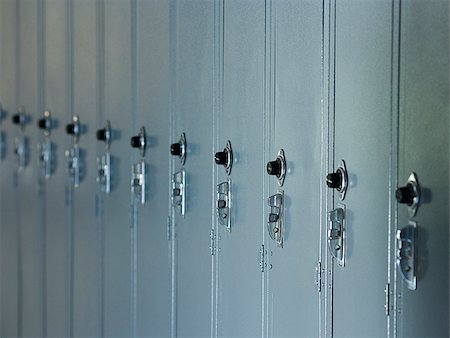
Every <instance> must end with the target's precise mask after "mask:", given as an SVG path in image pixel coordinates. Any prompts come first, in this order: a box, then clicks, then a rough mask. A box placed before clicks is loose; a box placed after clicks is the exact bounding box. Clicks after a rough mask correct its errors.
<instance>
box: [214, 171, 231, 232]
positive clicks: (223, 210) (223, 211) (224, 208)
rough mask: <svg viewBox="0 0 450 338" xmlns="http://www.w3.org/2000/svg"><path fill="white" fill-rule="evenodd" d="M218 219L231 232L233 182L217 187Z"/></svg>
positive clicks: (226, 182) (227, 181) (229, 181)
mask: <svg viewBox="0 0 450 338" xmlns="http://www.w3.org/2000/svg"><path fill="white" fill-rule="evenodd" d="M217 217H218V219H219V223H220V224H222V225H223V226H225V227H226V228H227V230H228V232H231V180H230V179H228V180H226V181H225V182H222V183H220V184H218V185H217Z"/></svg>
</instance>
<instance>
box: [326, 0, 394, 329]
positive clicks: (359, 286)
mask: <svg viewBox="0 0 450 338" xmlns="http://www.w3.org/2000/svg"><path fill="white" fill-rule="evenodd" d="M334 5H335V6H336V7H335V18H334V19H335V21H334V22H335V26H334V27H332V29H334V30H335V39H336V40H335V41H334V43H335V48H336V49H335V75H334V85H335V86H334V115H333V117H334V119H332V120H331V122H330V125H331V127H332V128H333V127H334V128H333V131H334V138H332V139H331V142H333V140H334V154H333V153H332V154H331V158H330V162H329V163H330V165H329V168H328V169H329V173H334V172H335V170H336V168H337V167H338V165H339V163H340V161H341V160H344V161H345V164H346V168H347V173H348V185H347V186H348V189H347V193H346V196H345V199H344V200H340V195H341V194H340V193H338V192H336V191H335V192H334V195H333V204H332V205H333V208H335V209H337V208H340V210H343V211H344V212H343V227H341V225H340V224H342V221H341V220H340V215H339V212H336V213H334V214H331V215H330V218H331V219H330V222H327V225H328V224H331V225H332V228H333V229H332V231H331V232H330V231H325V232H324V234H325V236H326V237H325V236H324V240H325V241H327V237H329V236H333V237H336V238H337V240H339V239H340V238H342V236H343V238H344V240H343V244H341V243H340V242H337V240H333V241H331V243H330V247H331V248H332V249H333V251H335V252H336V255H337V256H338V257H339V255H340V254H341V253H342V252H344V255H345V266H340V265H339V264H337V260H333V266H332V269H333V290H332V306H333V307H332V323H333V328H332V330H333V331H332V332H333V334H334V336H337V337H350V336H385V335H386V334H387V324H386V323H387V320H386V314H385V308H384V305H385V294H384V290H385V287H386V283H387V275H388V257H387V252H388V251H387V250H388V244H387V243H388V224H389V219H388V206H389V200H388V187H389V170H390V168H389V160H390V158H389V152H390V126H391V124H390V123H391V111H390V109H391V101H390V99H391V90H392V88H391V20H392V15H391V9H392V4H391V1H364V2H361V1H336V2H335V4H334ZM332 34H333V33H332ZM332 61H333V60H332ZM332 146H333V144H331V150H333V147H332ZM333 155H334V156H333ZM331 177H332V176H331ZM331 177H330V178H331ZM342 177H344V175H342ZM323 179H324V178H323ZM341 181H342V182H344V179H342V180H341ZM329 183H330V185H334V184H335V183H336V182H333V180H332V179H330V182H329ZM338 185H339V186H341V188H342V184H338ZM333 190H336V189H333ZM341 190H342V189H341ZM330 194H333V193H330ZM328 211H329V212H330V211H332V208H331V207H330V208H329V210H328ZM342 229H343V230H342ZM325 244H326V242H325ZM331 251H332V250H329V252H331Z"/></svg>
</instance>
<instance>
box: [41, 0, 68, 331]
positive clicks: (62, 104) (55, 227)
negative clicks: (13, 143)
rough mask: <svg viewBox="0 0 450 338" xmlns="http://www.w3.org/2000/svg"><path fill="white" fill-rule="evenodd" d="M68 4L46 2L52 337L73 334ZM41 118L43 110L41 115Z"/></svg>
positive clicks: (47, 267)
mask: <svg viewBox="0 0 450 338" xmlns="http://www.w3.org/2000/svg"><path fill="white" fill-rule="evenodd" d="M65 10H66V3H65V2H64V1H47V2H46V3H45V76H44V78H45V80H44V84H45V85H44V91H45V93H44V107H45V108H44V109H48V110H50V111H51V113H52V118H53V119H54V121H55V122H56V125H55V128H54V129H52V131H51V135H50V139H51V140H52V142H53V144H54V145H55V149H54V155H55V172H54V174H53V175H52V177H51V178H50V179H49V180H48V181H47V182H46V183H45V195H46V198H45V204H46V205H45V227H46V228H45V233H46V236H45V239H44V240H45V262H46V265H45V278H46V285H45V292H46V298H45V299H44V301H45V302H46V310H47V313H46V317H47V319H46V322H45V323H44V325H45V330H46V332H47V335H48V336H60V337H62V336H69V335H70V320H69V314H70V306H71V301H70V298H69V295H70V292H69V283H68V282H69V281H68V276H70V275H69V272H70V265H69V264H67V263H68V261H69V260H68V259H69V257H70V256H69V255H70V245H69V239H70V237H69V236H70V234H69V231H68V229H69V228H68V223H67V217H66V212H67V209H66V199H65V196H64V192H65V184H64V183H65V181H66V175H67V174H66V170H65V168H66V164H65V158H64V150H65V149H66V145H67V144H68V138H67V135H66V132H65V124H66V123H67V121H68V119H69V118H70V115H69V113H68V112H67V105H68V103H69V102H70V100H69V98H68V95H67V89H68V88H69V84H68V77H67V72H66V69H68V67H69V65H68V60H67V59H66V53H67V51H68V49H67V44H68V41H69V39H68V36H67V35H68V33H67V32H68V30H66V20H65V13H66V12H65ZM37 113H38V116H41V114H42V113H43V112H42V111H39V112H37Z"/></svg>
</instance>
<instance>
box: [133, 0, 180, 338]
mask: <svg viewBox="0 0 450 338" xmlns="http://www.w3.org/2000/svg"><path fill="white" fill-rule="evenodd" d="M169 5H170V3H169V2H168V1H164V0H159V1H137V2H136V7H135V9H134V14H133V16H132V18H134V20H136V26H135V28H134V29H136V46H135V48H136V52H135V53H136V54H135V57H136V60H135V61H134V62H136V76H135V81H136V82H135V85H136V87H135V92H134V93H133V91H132V93H133V94H132V95H134V96H132V97H134V99H135V101H134V103H133V104H135V106H132V111H134V108H135V109H136V115H135V121H136V122H135V123H136V128H137V127H138V126H141V125H144V126H145V127H146V130H147V131H148V141H149V144H148V148H147V154H146V159H147V161H148V169H149V170H148V202H147V203H146V204H145V206H143V208H140V210H139V213H138V219H137V228H136V231H137V233H136V236H137V237H136V239H137V242H136V244H137V248H136V253H137V265H136V267H137V275H136V281H137V285H136V296H137V299H136V332H135V334H136V335H137V336H150V337H169V336H170V335H171V332H170V313H171V304H172V300H171V294H172V284H171V280H172V276H171V261H170V258H171V256H170V255H169V254H170V251H169V250H170V242H169V241H168V238H167V207H168V201H169V191H168V186H167V184H168V180H169V156H170V155H169V144H170V143H169V142H170V141H171V140H169V137H170V136H169V132H168V131H169V116H170V114H169V113H170V100H169V79H170V77H169V75H170V72H169V65H170V63H169V8H170V6H169ZM132 13H133V12H132ZM132 55H133V54H132ZM133 85H134V84H133V83H132V87H131V88H133Z"/></svg>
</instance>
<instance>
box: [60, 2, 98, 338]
mask: <svg viewBox="0 0 450 338" xmlns="http://www.w3.org/2000/svg"><path fill="white" fill-rule="evenodd" d="M69 6H70V7H69V8H68V10H69V11H70V14H69V15H70V19H71V21H69V22H68V24H69V25H70V28H69V29H71V31H72V34H71V41H70V42H69V43H71V50H70V56H69V59H68V60H67V62H68V63H69V67H70V68H69V69H70V73H71V74H70V78H69V79H68V81H71V82H72V86H73V87H72V88H71V89H72V90H71V93H70V96H69V97H68V98H67V100H71V101H70V102H71V103H72V105H71V107H70V108H69V109H70V114H71V115H73V116H75V115H77V116H79V123H80V129H79V130H80V135H79V137H78V144H79V149H80V156H79V158H78V159H79V162H78V163H79V165H80V182H79V184H78V187H76V183H74V181H73V178H69V180H68V185H69V186H70V187H69V189H68V191H69V199H71V206H70V207H69V208H70V211H69V217H70V219H69V222H71V225H72V228H71V230H70V231H71V234H72V239H71V241H72V243H71V245H72V246H73V247H72V250H73V251H72V253H73V256H72V257H71V259H73V261H72V262H71V264H72V269H73V270H72V285H71V287H72V290H70V291H69V292H73V294H72V296H73V309H72V311H73V313H72V316H71V317H72V319H73V323H72V330H73V331H72V332H71V333H72V334H73V335H74V336H99V335H100V334H101V325H100V319H101V312H100V311H101V310H100V309H101V306H100V302H101V299H100V295H101V294H102V293H101V288H100V285H99V280H100V271H101V266H100V264H101V261H100V255H99V246H98V245H99V242H100V238H99V237H98V227H99V224H98V219H97V218H96V217H95V202H96V201H95V196H96V191H97V189H96V182H95V179H96V171H97V164H96V153H97V152H96V148H97V144H96V142H97V141H96V139H95V134H94V132H95V126H97V110H98V105H97V103H98V91H97V89H98V84H97V63H98V60H97V59H96V57H95V56H96V55H97V48H98V46H99V45H100V44H99V41H97V38H96V34H95V32H96V20H97V16H96V3H95V2H87V1H83V0H75V1H73V2H72V3H71V4H70V5H69ZM70 119H71V117H69V118H68V120H66V121H65V122H64V124H66V123H70V122H71V120H70ZM74 130H75V128H74ZM66 131H69V132H70V131H71V128H68V127H66ZM71 138H74V136H72V135H69V134H68V135H66V139H67V140H70V139H71ZM68 163H69V162H68ZM67 176H69V175H67Z"/></svg>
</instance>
